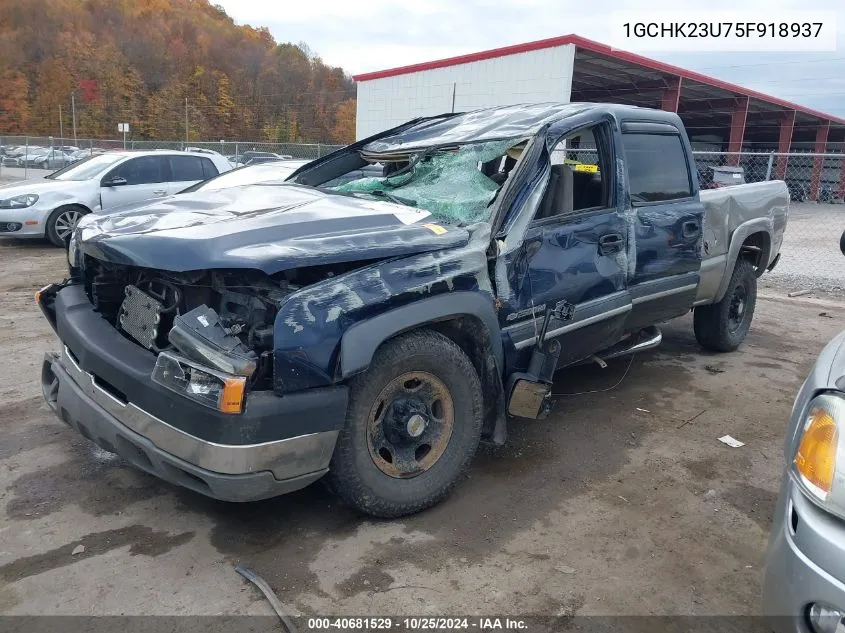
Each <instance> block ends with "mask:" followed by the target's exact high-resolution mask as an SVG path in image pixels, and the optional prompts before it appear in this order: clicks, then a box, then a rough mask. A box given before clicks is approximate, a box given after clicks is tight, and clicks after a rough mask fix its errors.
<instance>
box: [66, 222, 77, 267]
mask: <svg viewBox="0 0 845 633" xmlns="http://www.w3.org/2000/svg"><path fill="white" fill-rule="evenodd" d="M78 255H79V231H78V230H75V231H74V232H73V233H71V234H70V239H69V240H68V243H67V263H68V264H70V267H71V268H76V267H77V266H79V264H78V263H77V259H76V258H77V256H78Z"/></svg>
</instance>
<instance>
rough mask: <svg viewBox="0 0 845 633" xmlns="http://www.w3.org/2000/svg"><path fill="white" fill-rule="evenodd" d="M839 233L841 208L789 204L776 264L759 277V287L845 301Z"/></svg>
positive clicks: (844, 220)
mask: <svg viewBox="0 0 845 633" xmlns="http://www.w3.org/2000/svg"><path fill="white" fill-rule="evenodd" d="M842 231H845V205H841V204H810V203H800V204H794V205H792V206H791V207H790V211H789V222H788V224H787V226H786V233H785V235H784V239H783V248H782V249H781V253H782V254H781V258H780V261H779V262H778V264H777V266H776V267H775V269H774V270H773V271H772V272H771V273H770V274H768V275H766V276H765V277H764V278H763V284H762V285H763V287H764V288H771V289H773V290H778V291H781V292H785V293H790V292H800V291H802V290H812V291H813V292H812V294H813V295H815V296H820V297H834V298H845V257H842V253H841V252H840V250H839V237H840V236H841V235H842Z"/></svg>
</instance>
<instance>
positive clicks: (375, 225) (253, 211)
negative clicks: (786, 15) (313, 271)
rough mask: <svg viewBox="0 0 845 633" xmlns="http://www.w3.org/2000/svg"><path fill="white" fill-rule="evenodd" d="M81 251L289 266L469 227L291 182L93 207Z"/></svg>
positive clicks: (374, 251) (179, 266) (377, 251)
mask: <svg viewBox="0 0 845 633" xmlns="http://www.w3.org/2000/svg"><path fill="white" fill-rule="evenodd" d="M79 232H80V236H79V237H80V240H81V243H80V248H81V250H82V251H83V252H85V253H87V254H89V255H92V256H94V257H97V258H99V259H103V260H106V261H111V262H115V263H123V264H131V265H135V266H142V267H147V268H157V269H160V270H170V271H174V272H179V271H188V270H202V269H211V268H218V269H219V268H252V269H257V270H262V271H264V272H265V273H267V274H273V273H276V272H279V271H282V270H288V269H292V268H299V267H303V266H313V265H322V264H332V263H339V262H346V261H356V260H370V259H379V258H384V257H393V256H397V255H410V254H413V253H422V252H426V251H433V250H440V249H444V248H452V247H456V246H461V245H463V244H466V242H467V241H468V239H469V233H468V232H467V231H466V230H465V229H462V228H460V227H454V226H447V225H440V224H437V223H436V222H435V221H434V220H433V219H432V217H431V215H430V214H429V213H428V212H426V211H418V210H416V209H412V208H410V207H406V206H404V205H400V204H393V203H391V202H382V201H371V200H365V199H360V198H354V197H351V196H344V195H340V194H332V193H327V192H323V191H320V190H317V189H313V188H310V187H304V186H301V185H294V184H274V185H249V186H243V187H232V188H230V189H221V190H218V191H202V190H201V191H197V192H194V193H188V194H181V195H176V196H171V197H170V198H165V199H163V200H157V201H155V202H152V203H148V204H144V205H140V206H134V205H133V207H132V208H131V209H128V210H123V211H121V212H119V213H113V214H109V215H104V216H89V217H88V218H86V221H85V222H83V225H82V226H81V227H80V230H79Z"/></svg>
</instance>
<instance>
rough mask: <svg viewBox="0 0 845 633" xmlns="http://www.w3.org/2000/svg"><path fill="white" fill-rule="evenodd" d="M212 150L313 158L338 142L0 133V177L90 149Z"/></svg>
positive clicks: (59, 163) (23, 175)
mask: <svg viewBox="0 0 845 633" xmlns="http://www.w3.org/2000/svg"><path fill="white" fill-rule="evenodd" d="M186 147H187V148H200V149H205V150H212V151H215V152H218V153H220V154H222V155H223V156H226V157H227V158H229V160H230V161H232V162H233V163H235V162H240V161H241V159H242V155H243V154H244V152H269V153H271V154H276V155H278V156H279V157H282V158H296V159H302V160H313V159H315V158H320V157H321V156H325V155H326V154H328V153H330V152H333V151H335V150H336V149H338V148H339V147H342V146H341V145H334V144H330V143H267V142H255V141H225V140H223V141H190V142H189V143H186V142H185V141H184V140H181V141H136V140H132V139H126V140H125V141H124V140H123V139H82V138H79V139H74V138H61V137H54V136H0V179H2V180H6V181H9V180H19V179H27V178H39V177H42V176H44V175H46V174H48V173H50V172H51V171H55V170H56V169H59V168H61V167H63V166H65V165H68V164H70V163H72V162H74V161H76V160H79V159H81V158H85V157H86V156H88V155H90V154H91V153H92V152H93V153H96V152H100V151H109V150H122V149H127V150H156V149H173V150H184V149H185V148H186Z"/></svg>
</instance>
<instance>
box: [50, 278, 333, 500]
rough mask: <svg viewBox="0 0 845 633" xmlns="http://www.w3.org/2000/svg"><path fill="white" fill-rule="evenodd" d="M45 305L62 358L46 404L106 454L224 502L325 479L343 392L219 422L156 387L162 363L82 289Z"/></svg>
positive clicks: (260, 402) (302, 397) (53, 296)
mask: <svg viewBox="0 0 845 633" xmlns="http://www.w3.org/2000/svg"><path fill="white" fill-rule="evenodd" d="M80 294H81V296H80ZM39 296H40V299H39V302H40V304H41V307H42V310H43V311H44V313H45V316H47V318H48V320H49V321H50V323H51V325H52V326H53V327H54V328H55V329H56V331H57V333H58V334H59V338H61V339H62V342H63V343H64V348H63V349H62V352H61V353H60V354H48V355H47V356H45V358H44V362H43V365H42V377H41V382H42V390H43V393H44V398H45V400H46V401H47V404H48V405H49V406H50V407H51V408H52V409H53V411H54V412H55V413H56V415H57V416H58V417H59V418H60V419H61V420H63V421H64V422H66V423H67V424H69V425H70V426H71V427H73V428H74V429H76V430H77V431H78V432H79V433H80V434H82V435H83V436H85V437H87V438H88V439H90V440H93V441H94V442H95V443H97V444H98V445H99V446H101V447H102V448H104V449H106V450H108V451H110V452H114V453H117V454H118V455H121V456H122V457H124V458H125V459H126V460H127V461H129V462H130V463H132V464H134V465H135V466H137V467H138V468H140V469H142V470H145V471H147V472H150V473H152V474H154V475H157V476H158V477H161V478H162V479H164V480H166V481H169V482H172V483H174V484H177V485H181V486H184V487H186V488H190V489H192V490H195V491H197V492H200V493H202V494H205V495H207V496H210V497H214V498H216V499H221V500H225V501H252V500H257V499H265V498H269V497H274V496H277V495H280V494H284V493H286V492H291V491H293V490H297V489H299V488H303V487H305V486H307V485H308V484H310V483H311V482H313V481H315V480H316V479H319V478H320V477H321V476H322V475H324V474H325V473H326V472H327V471H328V466H329V462H330V460H331V456H332V453H333V451H334V446H335V442H336V440H337V436H338V433H339V431H340V429H341V428H342V427H343V424H344V422H345V417H346V405H347V395H348V394H347V390H346V387H344V386H337V387H327V388H322V389H311V390H307V391H303V392H298V393H293V394H286V395H284V396H277V395H276V394H274V393H272V392H263V391H261V392H254V393H250V394H248V396H247V400H246V404H245V407H244V412H243V413H241V414H224V413H220V412H218V411H215V410H213V409H210V408H208V407H204V406H202V405H198V404H197V403H194V402H193V401H191V400H189V399H187V398H184V397H182V396H180V395H179V394H177V393H174V392H172V391H170V390H169V389H166V388H164V387H161V386H160V385H157V384H156V383H153V382H152V381H151V380H150V378H149V376H150V373H151V371H152V367H153V365H154V363H155V356H154V355H153V354H152V353H151V352H148V351H147V350H145V349H143V348H142V347H140V346H139V345H136V344H134V343H132V342H131V341H129V340H128V339H126V338H125V337H124V336H122V335H121V334H120V333H119V332H118V331H117V330H116V329H115V328H114V327H112V326H111V325H110V324H109V323H108V322H107V321H106V320H105V319H103V318H102V317H101V316H100V315H99V314H97V313H96V312H94V311H93V308H92V307H91V304H90V303H87V300H85V299H84V298H85V294H84V291H83V290H82V289H81V287H80V286H76V285H71V286H67V287H64V288H61V289H59V290H58V291H57V290H56V287H48V288H45V289H43V290H42V291H41V293H40V295H39Z"/></svg>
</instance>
